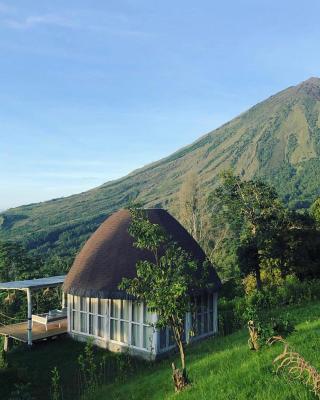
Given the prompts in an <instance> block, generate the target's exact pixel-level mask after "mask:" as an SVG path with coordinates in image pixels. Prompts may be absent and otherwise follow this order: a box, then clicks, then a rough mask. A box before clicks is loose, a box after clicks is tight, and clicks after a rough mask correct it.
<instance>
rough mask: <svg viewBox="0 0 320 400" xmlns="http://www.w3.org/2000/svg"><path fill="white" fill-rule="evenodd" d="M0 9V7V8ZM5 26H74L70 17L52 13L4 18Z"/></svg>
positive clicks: (23, 27) (22, 27)
mask: <svg viewBox="0 0 320 400" xmlns="http://www.w3.org/2000/svg"><path fill="white" fill-rule="evenodd" d="M0 10H1V8H0ZM4 23H5V24H6V26H8V27H9V28H13V29H30V28H34V27H36V26H39V25H47V26H48V25H49V26H50V25H52V26H60V27H65V28H73V27H75V26H76V25H75V23H74V22H73V21H71V20H70V19H67V18H64V17H61V16H58V15H54V14H45V15H33V16H28V17H26V18H24V19H20V20H19V19H6V20H5V21H4Z"/></svg>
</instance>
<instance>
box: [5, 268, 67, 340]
mask: <svg viewBox="0 0 320 400" xmlns="http://www.w3.org/2000/svg"><path fill="white" fill-rule="evenodd" d="M65 277H66V276H65V275H59V276H51V277H49V278H40V279H29V280H25V281H12V282H0V290H11V289H12V290H25V291H26V292H27V299H28V345H30V346H31V345H32V298H31V292H32V290H37V289H42V288H48V287H55V286H59V285H62V284H63V282H64V278H65ZM63 300H64V297H63Z"/></svg>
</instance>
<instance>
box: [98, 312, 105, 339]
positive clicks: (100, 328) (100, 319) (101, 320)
mask: <svg viewBox="0 0 320 400" xmlns="http://www.w3.org/2000/svg"><path fill="white" fill-rule="evenodd" d="M97 336H100V337H104V317H98V331H97Z"/></svg>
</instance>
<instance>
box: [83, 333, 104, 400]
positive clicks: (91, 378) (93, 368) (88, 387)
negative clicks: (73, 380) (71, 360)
mask: <svg viewBox="0 0 320 400" xmlns="http://www.w3.org/2000/svg"><path fill="white" fill-rule="evenodd" d="M78 364H79V378H80V379H79V387H80V393H81V395H83V396H86V395H88V394H91V393H94V391H95V390H96V388H97V386H98V383H99V379H98V377H99V374H98V371H97V364H96V361H95V357H94V349H93V341H92V340H88V342H87V344H86V346H85V348H84V352H83V354H80V356H79V357H78Z"/></svg>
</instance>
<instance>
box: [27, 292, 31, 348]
mask: <svg viewBox="0 0 320 400" xmlns="http://www.w3.org/2000/svg"><path fill="white" fill-rule="evenodd" d="M27 300H28V346H32V298H31V289H30V288H28V289H27Z"/></svg>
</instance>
